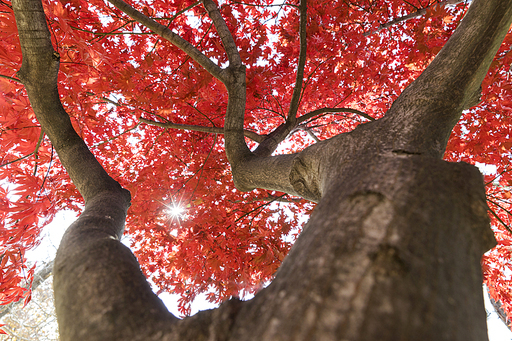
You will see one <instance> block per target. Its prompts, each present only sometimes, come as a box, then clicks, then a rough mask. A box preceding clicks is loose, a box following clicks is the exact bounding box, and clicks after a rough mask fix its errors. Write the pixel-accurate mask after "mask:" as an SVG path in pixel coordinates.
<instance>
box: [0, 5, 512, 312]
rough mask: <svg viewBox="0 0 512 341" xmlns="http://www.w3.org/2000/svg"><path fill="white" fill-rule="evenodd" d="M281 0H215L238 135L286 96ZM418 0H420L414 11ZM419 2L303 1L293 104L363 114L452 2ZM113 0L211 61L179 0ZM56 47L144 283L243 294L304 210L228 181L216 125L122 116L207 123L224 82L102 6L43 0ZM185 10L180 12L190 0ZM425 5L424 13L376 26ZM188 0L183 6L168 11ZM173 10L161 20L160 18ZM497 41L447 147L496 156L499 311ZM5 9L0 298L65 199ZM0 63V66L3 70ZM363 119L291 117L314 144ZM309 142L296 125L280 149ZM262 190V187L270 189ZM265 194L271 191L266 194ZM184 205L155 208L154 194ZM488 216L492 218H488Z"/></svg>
mask: <svg viewBox="0 0 512 341" xmlns="http://www.w3.org/2000/svg"><path fill="white" fill-rule="evenodd" d="M296 2H297V1H296V0H292V1H291V2H289V3H287V5H280V6H277V5H272V3H273V1H270V0H247V1H245V4H241V3H238V2H230V1H221V12H222V15H223V16H224V18H225V19H226V22H227V23H228V26H229V28H230V29H231V31H232V34H233V36H234V37H235V41H236V44H237V46H238V49H239V51H240V53H241V57H242V60H243V62H244V63H245V65H246V66H247V84H248V101H247V106H246V121H245V122H246V125H245V128H246V129H247V130H252V131H255V132H257V133H259V134H267V133H269V132H270V131H272V130H273V129H275V128H276V127H277V126H278V125H279V124H281V123H283V116H284V115H285V113H286V112H287V110H288V107H289V105H290V100H291V95H292V92H293V87H294V83H295V74H296V65H297V60H298V52H299V49H300V46H299V38H298V29H299V27H298V26H299V24H298V22H299V20H298V10H297V7H296V5H294V4H295V3H296ZM428 2H430V3H431V5H429V6H427V3H428ZM435 2H436V1H432V0H431V1H419V0H410V1H407V2H405V1H401V0H400V1H398V0H374V1H337V0H334V1H327V2H325V1H322V2H321V1H310V3H309V4H308V26H307V27H308V36H307V40H308V52H307V62H306V66H305V82H304V85H303V89H302V97H301V98H302V99H301V103H300V108H299V116H300V115H304V114H306V113H308V112H310V111H313V110H315V109H318V108H322V107H350V108H353V109H358V110H361V111H364V112H365V113H367V114H369V115H371V116H373V117H375V118H379V117H382V115H383V114H384V113H385V112H386V110H387V109H388V108H389V107H390V105H391V104H392V103H393V101H394V100H395V99H396V98H397V96H398V95H399V94H400V93H401V91H402V90H403V89H404V87H405V86H407V84H409V83H410V82H411V81H412V80H413V79H415V78H416V77H417V76H418V75H419V73H420V72H421V71H422V70H423V69H424V68H425V66H426V65H427V64H428V63H429V61H430V60H431V59H432V58H433V57H434V56H435V54H436V53H437V52H438V51H439V50H440V49H441V47H442V46H443V44H444V43H445V42H446V40H447V39H448V37H449V36H450V34H451V33H452V32H453V30H454V28H455V27H456V25H457V23H458V21H459V20H460V18H461V16H462V15H463V13H464V12H465V7H464V4H460V5H458V6H455V7H454V6H452V7H448V6H441V5H436V4H434V3H435ZM130 3H131V4H132V5H133V6H134V7H135V8H137V9H139V10H140V11H141V12H142V13H144V14H146V15H148V16H152V17H156V18H160V19H158V21H159V22H160V23H162V24H165V25H167V26H168V27H169V28H171V29H172V30H173V31H174V32H176V33H178V34H179V35H181V36H182V37H183V38H184V39H186V40H188V41H189V42H191V43H192V44H194V45H195V46H197V47H198V48H199V49H200V50H201V51H203V52H204V53H205V54H206V55H207V56H208V57H210V58H211V59H213V60H214V61H215V62H216V63H218V64H219V65H223V64H224V63H227V57H226V55H225V53H224V50H223V47H222V44H221V43H220V39H219V37H218V35H217V33H216V31H215V29H214V27H213V26H212V23H211V21H210V20H209V18H208V16H207V15H206V12H205V10H204V9H203V7H202V6H201V5H199V4H197V5H196V6H193V7H192V5H193V1H191V0H187V1H174V0H171V1H163V0H152V1H146V0H139V1H130ZM44 4H45V8H46V13H47V18H48V23H49V25H50V28H51V31H52V36H53V39H54V45H55V48H56V49H57V51H58V52H59V54H60V56H61V69H60V75H59V77H60V82H59V90H60V93H61V100H62V102H63V105H64V107H65V108H66V110H67V112H68V113H69V115H70V117H71V119H72V122H73V124H74V125H75V128H76V129H77V131H78V132H79V134H80V135H81V136H82V137H83V138H84V140H85V142H86V143H87V144H88V145H89V146H90V147H91V150H92V151H93V153H94V154H95V155H96V157H97V158H98V160H99V161H100V162H101V163H102V164H103V165H104V167H105V168H106V169H107V170H108V172H109V173H110V174H111V175H112V176H114V177H115V178H116V179H117V180H118V181H119V182H120V183H121V184H122V185H123V186H124V187H125V188H127V189H129V190H130V191H131V193H132V197H133V204H132V206H131V208H130V211H129V217H128V221H127V235H128V236H129V237H130V239H131V242H132V249H133V250H134V252H135V253H136V255H137V257H138V259H139V261H140V263H141V266H142V268H143V270H144V272H145V273H146V275H147V276H148V277H149V278H150V279H151V281H152V282H153V283H155V284H156V285H157V286H158V287H159V288H161V290H172V291H173V292H175V293H178V294H180V295H182V300H181V302H180V308H181V311H182V313H184V314H186V313H187V312H188V311H189V310H188V309H189V303H190V301H191V300H192V299H193V298H194V297H196V296H197V295H198V294H200V293H208V298H209V299H210V300H211V301H216V302H218V301H220V300H223V299H225V298H226V297H229V296H232V295H241V296H243V295H245V294H249V293H253V292H255V291H256V290H258V288H259V287H260V286H261V285H262V283H265V282H266V281H269V280H270V279H271V278H272V275H273V274H274V272H275V270H276V269H277V267H278V266H279V264H280V262H281V261H282V259H283V257H284V256H285V255H286V253H287V252H288V250H289V249H290V247H291V245H292V243H293V241H294V239H295V237H296V235H297V234H298V233H299V232H300V229H301V225H302V223H301V222H302V221H303V219H301V217H302V216H304V215H305V214H307V213H308V212H309V211H310V210H311V208H312V205H311V204H309V203H306V202H305V201H298V200H291V201H292V202H291V203H282V202H281V203H279V202H280V200H281V199H288V200H290V199H293V198H290V197H289V196H282V197H281V195H280V194H279V193H270V192H268V191H264V190H255V191H253V192H250V193H240V192H238V191H236V190H235V189H234V186H233V184H232V181H231V175H230V169H229V166H228V163H227V160H226V158H225V155H224V151H223V140H222V136H215V135H213V134H208V133H203V132H195V131H189V130H176V129H164V128H161V127H157V126H153V125H148V124H145V123H140V121H139V118H140V117H143V118H146V119H150V120H154V121H160V122H167V121H170V122H173V123H180V124H188V125H195V126H208V127H222V126H223V123H224V112H225V107H226V102H227V94H226V91H225V89H224V87H223V85H222V84H221V83H220V82H218V81H217V80H215V79H213V78H212V77H211V76H210V75H209V74H208V73H207V72H206V71H204V70H203V69H202V68H201V67H200V66H199V65H198V64H196V63H195V62H193V61H192V60H191V59H189V58H188V57H187V56H186V55H184V53H183V52H181V51H180V50H179V49H177V48H176V47H174V46H172V45H171V44H170V43H168V42H166V41H164V40H162V39H161V38H159V37H157V36H155V35H153V34H150V33H151V32H150V31H149V30H148V29H147V28H145V27H142V26H141V25H139V24H138V23H135V22H133V21H132V20H130V19H129V18H128V17H126V16H125V15H124V14H122V13H121V12H120V11H118V10H117V9H115V8H113V7H112V6H110V5H108V4H106V3H105V2H103V1H99V0H93V1H84V0H60V1H59V0H45V1H44ZM189 7H190V8H189ZM423 7H427V8H428V10H427V13H426V15H424V16H420V17H417V18H413V19H410V20H407V21H403V22H400V23H397V24H395V25H392V26H390V27H389V28H386V29H383V30H380V31H378V32H376V33H373V34H370V35H367V36H365V33H367V32H373V31H375V30H378V28H379V25H381V24H385V23H387V22H389V21H391V20H393V19H395V18H399V17H401V16H403V15H405V14H408V13H412V12H415V11H417V10H418V9H420V8H423ZM186 8H189V9H188V10H186V11H183V10H184V9H186ZM171 18H172V20H171ZM511 43H512V36H510V35H509V36H507V38H506V40H505V43H504V44H503V46H502V48H501V50H500V52H499V54H498V56H497V58H496V59H495V62H494V63H493V65H492V68H491V70H490V71H489V75H488V77H487V78H486V80H485V82H484V84H483V90H484V95H483V101H482V103H481V104H480V105H479V106H477V107H475V108H473V109H471V110H469V111H467V112H465V113H464V115H463V117H462V119H461V121H460V123H459V124H458V125H457V126H456V128H455V129H454V132H453V134H452V138H451V140H450V142H449V146H448V152H447V153H446V159H448V160H451V161H466V162H470V163H477V162H478V163H483V164H487V165H491V166H494V167H495V170H494V169H493V170H492V172H491V174H490V175H487V176H486V181H487V191H488V197H489V205H490V208H491V210H492V211H493V212H494V213H493V214H495V216H492V219H493V228H494V229H495V232H496V235H497V238H498V240H499V244H498V246H497V247H496V248H495V249H494V250H493V251H492V252H491V253H489V254H488V255H487V256H486V257H485V258H484V273H485V278H486V283H487V284H488V286H489V287H490V288H491V293H492V295H493V297H495V298H498V299H501V301H502V302H503V303H504V305H505V307H506V309H508V310H507V311H509V312H512V309H511V307H512V294H509V289H508V288H509V287H511V286H510V283H509V279H510V272H509V270H508V269H509V268H510V267H511V263H510V262H509V259H510V255H509V253H510V252H511V250H512V249H511V244H512V237H511V235H510V233H509V232H510V231H507V230H506V229H505V227H504V226H505V225H508V226H510V225H511V217H510V216H511V215H510V211H511V209H512V208H511V191H510V186H511V185H512V168H511V163H510V160H511V158H512V155H511V153H510V150H511V147H512V143H511V142H510V141H511V133H512V132H511V129H512V128H511V127H512V122H511V120H512V118H511V115H510V110H511V109H512V82H511V81H510V80H509V78H510V71H511V70H510V67H509V65H511V64H512V53H509V51H510V50H511V49H512V45H511ZM20 65H21V51H20V47H19V42H18V39H17V31H16V25H15V22H14V16H13V14H12V10H11V8H10V3H9V1H8V0H2V1H0V75H2V76H4V77H0V93H1V96H0V150H2V153H1V155H0V165H1V167H0V181H1V182H0V256H1V262H2V263H1V273H0V295H1V296H0V303H4V304H5V303H9V302H12V301H16V300H19V299H20V298H22V297H25V296H26V295H27V291H26V290H23V289H22V288H23V287H25V286H26V282H27V281H28V282H30V280H31V276H32V272H31V271H33V270H30V271H26V269H25V265H24V258H23V254H24V252H25V251H26V250H28V249H30V248H32V247H34V246H35V245H36V244H37V242H38V238H39V237H38V236H39V234H40V231H41V228H42V227H43V226H44V225H45V224H47V223H48V222H49V221H51V219H52V218H53V217H54V215H55V213H56V212H58V211H59V210H62V209H72V210H75V211H79V210H80V206H81V198H80V196H79V194H78V193H77V191H76V189H75V188H74V186H73V185H72V183H71V181H70V179H69V178H68V176H67V174H66V172H65V170H64V169H63V167H62V166H61V164H60V163H59V161H58V157H57V155H55V154H54V152H53V149H52V146H51V144H50V143H49V141H48V139H47V138H46V137H45V136H44V135H43V136H41V130H40V128H39V124H38V122H37V121H36V119H35V117H34V114H33V112H32V109H31V107H30V105H29V102H28V99H27V96H26V93H25V91H24V89H23V86H22V85H21V84H19V83H17V82H16V81H15V80H13V79H9V77H12V78H15V77H16V71H17V70H18V69H19V67H20ZM5 76H6V77H5ZM364 121H365V119H364V118H362V117H359V116H357V115H354V114H348V113H343V114H329V115H324V116H322V117H319V118H317V119H314V120H310V121H309V122H308V124H307V127H308V128H309V129H310V131H311V132H312V133H314V134H315V135H316V136H317V137H318V138H319V139H326V138H329V137H331V136H333V135H335V134H338V133H340V132H345V131H349V130H352V129H353V128H354V127H355V126H356V125H358V124H359V123H361V122H364ZM310 143H312V140H311V139H309V138H308V135H307V134H305V133H301V132H299V133H296V134H294V135H293V136H291V137H290V138H289V139H288V143H287V144H285V146H284V147H283V148H282V149H281V151H282V152H293V151H297V150H300V149H302V148H304V147H305V146H307V145H308V144H310ZM269 198H270V199H269ZM273 199H279V200H276V201H274V202H271V201H269V200H273ZM173 205H179V206H181V207H183V208H186V213H185V214H184V215H183V216H181V217H172V216H171V215H170V214H169V212H168V210H169V207H170V206H173ZM498 217H499V219H498Z"/></svg>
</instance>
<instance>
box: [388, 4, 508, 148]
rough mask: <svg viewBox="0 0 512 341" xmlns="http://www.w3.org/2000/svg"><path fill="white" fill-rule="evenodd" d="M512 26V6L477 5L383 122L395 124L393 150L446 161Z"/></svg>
mask: <svg viewBox="0 0 512 341" xmlns="http://www.w3.org/2000/svg"><path fill="white" fill-rule="evenodd" d="M511 22H512V6H510V1H509V0H496V1H477V0H475V1H473V2H472V3H471V6H470V7H469V10H468V12H467V14H466V16H465V17H464V19H463V20H462V21H461V23H460V25H459V27H457V29H456V30H455V32H454V33H453V35H452V36H451V37H450V39H449V40H448V42H447V43H446V44H445V46H444V47H443V48H442V49H441V51H440V52H439V53H438V55H437V56H436V57H435V58H434V60H433V61H432V62H431V63H430V65H429V66H428V67H427V68H426V69H425V71H423V73H422V74H421V75H420V76H419V77H418V78H417V79H416V80H415V81H414V82H412V83H411V84H410V85H409V86H408V87H407V88H406V89H405V90H404V92H403V93H402V94H401V95H400V96H399V97H398V99H397V100H396V101H395V102H394V103H393V105H392V106H391V108H390V109H389V110H388V112H387V113H386V115H385V116H384V118H383V119H382V120H384V121H385V122H386V123H385V122H383V123H384V124H386V125H387V124H388V123H390V125H389V126H388V127H389V128H388V131H389V132H390V135H389V138H390V139H391V140H392V148H393V150H401V151H407V152H409V153H418V154H424V155H430V156H433V157H442V156H443V155H444V152H445V149H446V144H447V142H448V138H449V137H450V133H451V131H452V129H453V127H454V126H455V124H456V123H457V122H458V120H459V118H460V115H461V114H462V110H463V109H464V108H467V106H468V105H469V104H470V103H472V101H473V100H474V98H476V97H478V95H479V93H480V91H481V84H482V81H483V79H484V77H485V75H486V74H487V71H488V70H489V67H490V65H491V62H492V60H493V58H494V56H495V54H496V52H497V51H498V49H499V47H500V45H501V42H502V41H503V39H504V37H505V35H506V34H507V32H508V30H509V28H510V23H511ZM379 121H381V120H379ZM418 122H422V123H423V124H418ZM420 136H421V137H420Z"/></svg>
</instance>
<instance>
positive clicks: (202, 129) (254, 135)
mask: <svg viewBox="0 0 512 341" xmlns="http://www.w3.org/2000/svg"><path fill="white" fill-rule="evenodd" d="M139 121H141V122H143V123H146V124H150V125H154V126H157V127H162V128H172V129H179V130H190V131H200V132H205V133H213V134H221V135H223V134H224V128H218V127H203V126H196V125H190V124H179V123H172V122H157V121H152V120H148V119H147V118H143V117H139ZM244 136H245V137H247V138H250V139H251V140H253V141H255V142H258V143H261V142H263V141H264V139H265V136H262V135H259V134H257V133H255V132H252V131H249V130H244Z"/></svg>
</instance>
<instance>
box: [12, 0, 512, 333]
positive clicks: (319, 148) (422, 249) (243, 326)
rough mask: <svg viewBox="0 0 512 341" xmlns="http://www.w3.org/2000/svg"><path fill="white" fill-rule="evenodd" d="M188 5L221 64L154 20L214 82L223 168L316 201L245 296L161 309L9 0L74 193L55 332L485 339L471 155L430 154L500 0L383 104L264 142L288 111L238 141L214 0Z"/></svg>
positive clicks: (471, 88) (118, 194) (30, 19)
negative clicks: (378, 111)
mask: <svg viewBox="0 0 512 341" xmlns="http://www.w3.org/2000/svg"><path fill="white" fill-rule="evenodd" d="M111 2H112V3H113V4H114V5H116V6H118V7H119V8H120V9H121V10H123V11H125V12H126V13H128V14H129V15H132V17H134V19H135V20H140V21H144V20H145V19H144V17H140V16H138V14H137V12H136V11H132V10H131V9H130V7H129V6H127V5H126V6H125V5H124V4H123V3H122V2H121V1H118V0H112V1H111ZM204 6H205V8H206V9H207V11H208V13H209V15H210V17H211V18H212V21H213V22H214V24H215V26H216V28H217V31H218V32H219V33H220V35H221V37H222V42H223V44H224V47H225V49H226V53H227V54H228V57H229V60H230V65H229V66H228V67H227V68H226V69H222V70H221V69H220V68H218V67H217V66H216V65H215V64H213V63H210V61H208V60H206V59H204V58H203V57H204V56H202V55H201V54H200V52H198V51H197V50H194V49H193V48H191V47H190V46H188V45H187V44H185V43H183V42H182V41H181V40H179V39H178V38H177V37H175V36H172V35H170V34H169V33H168V32H166V31H165V30H164V29H161V27H159V26H155V27H154V30H161V31H162V32H161V33H160V34H161V35H162V36H164V38H165V39H169V40H170V41H171V42H172V40H176V42H175V43H176V44H177V45H178V46H180V48H182V49H183V50H184V51H185V52H187V51H188V50H190V51H188V52H187V53H189V54H190V55H191V57H193V58H195V59H197V60H199V61H200V62H201V63H200V64H201V65H203V66H204V67H205V68H207V69H209V71H210V72H211V73H212V74H213V75H214V76H216V77H218V78H219V79H220V80H221V81H222V82H223V83H224V84H225V85H226V88H227V90H228V93H229V104H228V108H227V113H226V126H225V137H226V152H227V155H228V159H229V161H230V163H231V165H232V169H233V175H234V178H235V183H236V184H237V186H239V188H240V189H241V190H250V189H252V188H256V187H261V188H270V189H278V190H281V191H285V192H288V193H292V194H295V195H301V196H303V197H305V198H308V199H311V200H314V201H318V202H319V205H318V207H317V209H316V210H315V212H314V214H313V215H312V217H311V220H310V222H309V223H308V224H307V226H306V228H305V230H304V232H303V233H302V235H301V236H300V238H299V239H298V241H297V243H296V245H295V246H294V247H293V249H292V251H291V252H290V254H289V255H288V257H287V258H286V259H285V261H284V263H283V265H282V267H281V268H280V270H279V271H278V273H277V276H276V279H275V281H274V282H273V283H272V284H271V285H270V286H269V287H268V288H266V289H265V290H263V291H261V292H260V293H259V294H258V295H256V297H255V298H254V299H253V300H251V301H248V302H239V301H237V300H232V301H229V302H226V303H224V304H223V305H222V306H221V307H220V308H218V309H215V310H211V311H206V312H201V313H199V314H197V315H195V316H193V317H191V318H187V319H184V320H178V319H176V318H175V317H174V316H172V315H171V314H169V313H168V312H167V310H166V308H165V307H164V305H163V304H162V302H161V301H160V300H159V299H158V298H157V297H156V296H155V295H154V294H153V293H152V292H151V290H150V287H149V285H148V284H147V282H146V280H145V278H144V277H143V275H142V273H141V271H140V269H139V266H138V264H137V261H136V259H135V257H134V256H133V255H132V254H131V252H130V251H129V250H128V249H127V248H126V247H125V246H123V245H122V244H121V243H120V242H119V238H120V236H121V234H122V232H123V228H124V220H125V215H126V210H127V208H128V206H129V195H128V194H127V192H126V191H125V190H123V189H122V188H121V187H120V186H119V185H118V184H117V182H116V181H115V180H113V179H112V178H110V177H109V176H108V174H106V172H105V171H104V170H103V168H102V167H101V165H100V164H99V163H98V162H97V161H96V159H95V158H94V156H93V155H92V154H91V153H90V152H89V150H88V149H87V146H86V145H85V144H84V143H83V141H82V140H81V139H80V138H79V137H78V135H77V134H76V133H75V132H74V131H73V128H72V126H71V123H70V122H69V117H68V115H67V114H66V112H65V111H64V109H63V108H62V105H61V104H60V101H59V96H58V92H57V71H58V67H59V60H58V55H57V54H56V53H55V52H54V50H53V48H52V46H51V41H50V35H49V32H48V29H47V27H46V22H45V18H44V13H43V9H42V6H41V3H40V0H13V7H14V10H15V14H16V20H17V23H18V27H19V31H20V41H21V46H22V50H23V57H24V59H23V66H22V69H21V70H20V72H19V73H18V76H19V78H20V79H21V80H22V81H23V83H24V84H25V86H26V88H27V92H28V94H29V97H30V101H31V104H32V106H33V108H34V111H35V113H36V115H37V118H38V120H39V122H40V123H41V125H42V127H43V130H44V131H45V133H46V134H47V135H48V136H49V137H50V139H51V141H52V143H53V144H54V146H55V148H56V150H57V152H58V153H59V157H60V159H61V161H62V162H63V164H64V166H65V167H66V169H67V170H68V172H69V173H70V175H71V178H72V179H73V181H74V183H75V184H76V186H77V187H78V189H79V190H80V192H81V194H82V195H83V196H84V198H85V200H86V207H85V210H84V212H83V214H82V215H81V216H80V218H79V219H78V220H77V221H76V222H75V223H73V224H72V225H71V226H70V228H69V229H68V231H67V233H66V235H65V237H64V239H63V241H62V244H61V246H60V248H59V251H58V255H57V259H56V261H55V270H54V275H55V278H54V286H55V295H56V297H55V301H56V305H57V315H58V320H59V329H60V335H61V339H62V340H82V341H85V340H237V341H239V340H272V341H275V340H322V341H326V340H461V341H462V340H464V341H468V340H475V341H476V340H485V339H486V338H487V336H486V326H485V312H484V308H483V299H482V289H481V272H480V266H479V261H480V257H481V255H482V253H483V252H484V251H485V250H487V249H489V248H490V247H491V246H492V243H493V236H492V233H491V231H490V229H489V227H488V220H487V216H486V205H485V195H484V189H483V183H482V178H481V175H480V173H479V172H478V171H477V170H476V169H475V168H474V167H472V166H469V165H467V164H450V163H446V162H444V161H442V160H441V158H442V156H443V153H444V150H445V146H446V143H447V139H448V136H449V134H450V132H451V130H452V128H453V126H454V125H455V123H456V122H457V120H458V119H459V117H460V114H461V111H462V109H463V108H465V107H467V106H468V105H469V103H470V102H471V100H472V99H474V98H475V94H477V93H478V91H479V88H480V84H481V82H482V79H483V77H484V76H485V74H486V72H487V70H488V68H489V65H490V62H491V60H492V58H493V56H494V54H495V53H496V51H497V49H498V47H499V45H500V43H501V41H502V40H503V37H504V35H505V34H506V32H507V31H508V29H509V26H510V22H511V20H512V1H510V0H475V1H473V4H472V5H471V9H470V10H469V12H468V14H467V16H466V18H465V19H464V20H463V22H462V24H461V25H460V27H459V28H458V29H457V31H456V33H455V34H454V35H453V37H452V38H451V39H450V41H449V42H448V43H447V44H446V46H445V48H444V49H443V50H442V51H441V52H440V53H439V55H438V56H437V57H436V59H435V60H434V61H433V62H432V63H431V65H430V66H429V67H428V68H427V70H426V71H425V72H424V73H423V74H422V75H421V76H420V77H419V78H418V79H417V80H416V81H415V82H413V83H412V85H411V86H409V87H408V88H407V89H406V90H405V91H404V93H403V94H402V95H401V96H400V97H399V98H398V99H397V100H396V101H395V103H394V105H393V106H392V108H391V109H390V110H389V112H388V113H387V114H386V116H385V117H384V118H383V119H381V120H379V121H375V122H371V123H367V124H364V125H361V126H359V127H358V128H357V129H355V130H354V131H353V132H351V133H347V134H343V135H339V136H337V137H335V138H333V139H331V140H328V141H323V142H320V143H317V144H315V145H313V146H312V147H310V148H307V149H306V150H304V151H303V152H301V153H298V154H295V155H285V156H275V157H270V156H268V155H270V153H271V152H272V148H274V147H273V146H275V145H277V142H278V141H279V140H280V139H281V140H282V139H284V137H286V134H288V132H289V131H290V130H291V129H293V128H294V127H293V126H286V127H285V128H282V129H281V130H280V131H276V133H275V134H270V135H269V137H268V138H272V139H274V141H272V142H271V143H270V142H269V143H265V142H264V141H263V142H262V144H263V145H265V146H267V147H265V148H267V149H266V150H265V151H264V152H261V153H252V152H251V151H250V150H249V149H248V148H247V145H246V144H245V141H244V132H243V114H244V105H245V69H244V66H243V65H241V62H240V58H239V56H238V55H237V54H238V52H237V49H236V46H235V45H234V42H233V39H232V37H231V36H230V34H229V31H228V30H227V26H226V25H225V23H224V22H223V20H222V17H221V16H220V14H219V12H218V10H217V8H216V6H215V4H214V2H212V1H210V0H205V1H204ZM139 17H140V18H139ZM147 24H148V25H153V24H152V23H150V22H148V23H147ZM157 33H158V32H157ZM166 34H167V35H168V37H167V38H166V37H165V35H166ZM180 44H181V45H182V46H181V45H180ZM198 53H199V54H198ZM289 121H290V122H292V123H293V122H294V120H293V119H290V120H289ZM296 121H299V120H296ZM276 141H277V142H276ZM268 146H272V147H268Z"/></svg>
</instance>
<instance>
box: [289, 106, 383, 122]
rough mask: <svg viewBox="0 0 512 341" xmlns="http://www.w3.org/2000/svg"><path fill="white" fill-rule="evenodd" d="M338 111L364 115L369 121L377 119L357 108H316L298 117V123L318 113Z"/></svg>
mask: <svg viewBox="0 0 512 341" xmlns="http://www.w3.org/2000/svg"><path fill="white" fill-rule="evenodd" d="M338 112H349V113H351V114H356V115H359V116H361V117H364V118H366V119H367V120H368V121H375V119H374V118H373V117H371V116H370V115H368V114H365V113H364V112H362V111H360V110H357V109H351V108H320V109H316V110H314V111H311V112H309V113H307V114H305V115H302V116H300V117H299V118H298V119H297V123H298V124H300V123H303V122H305V121H307V120H309V119H312V118H314V117H315V116H318V115H321V114H325V113H338Z"/></svg>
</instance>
